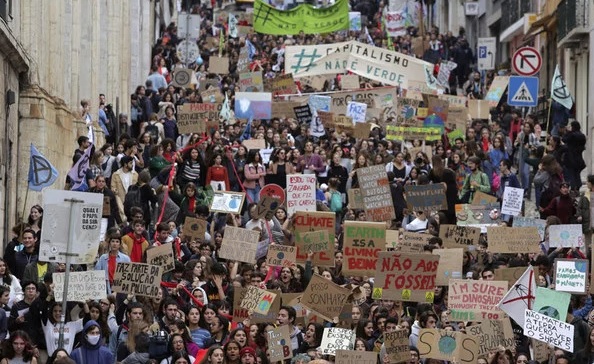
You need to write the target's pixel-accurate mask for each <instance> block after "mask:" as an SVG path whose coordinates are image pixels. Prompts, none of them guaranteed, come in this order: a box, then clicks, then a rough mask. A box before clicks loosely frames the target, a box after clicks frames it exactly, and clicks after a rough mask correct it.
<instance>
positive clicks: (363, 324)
mask: <svg viewBox="0 0 594 364" xmlns="http://www.w3.org/2000/svg"><path fill="white" fill-rule="evenodd" d="M355 334H356V336H357V337H358V338H361V339H363V340H365V342H366V343H367V342H368V341H369V340H370V339H371V338H372V337H373V322H371V321H370V320H368V319H360V320H359V322H357V326H356V327H355Z"/></svg>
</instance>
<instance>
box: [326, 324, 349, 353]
mask: <svg viewBox="0 0 594 364" xmlns="http://www.w3.org/2000/svg"><path fill="white" fill-rule="evenodd" d="M354 346H355V332H354V331H353V330H349V329H342V328H339V327H326V328H325V329H324V335H323V336H322V344H321V345H320V349H321V350H322V355H336V350H353V348H354Z"/></svg>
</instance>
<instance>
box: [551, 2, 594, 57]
mask: <svg viewBox="0 0 594 364" xmlns="http://www.w3.org/2000/svg"><path fill="white" fill-rule="evenodd" d="M589 3H590V1H589V0H561V2H560V3H559V6H558V7H557V39H559V43H558V46H559V47H561V46H562V45H564V44H566V43H571V42H577V41H579V40H580V39H581V38H582V37H583V36H585V35H587V34H588V23H589V21H588V14H589V6H590V5H589Z"/></svg>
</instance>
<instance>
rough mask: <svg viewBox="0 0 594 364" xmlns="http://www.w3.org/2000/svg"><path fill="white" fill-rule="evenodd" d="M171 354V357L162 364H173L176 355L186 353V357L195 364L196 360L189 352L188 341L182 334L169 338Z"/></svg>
mask: <svg viewBox="0 0 594 364" xmlns="http://www.w3.org/2000/svg"><path fill="white" fill-rule="evenodd" d="M169 352H170V353H171V355H170V356H169V357H167V358H165V359H163V360H161V363H160V364H173V360H172V359H173V356H174V355H175V354H176V353H186V355H188V356H189V357H190V363H194V360H196V359H195V358H194V357H193V356H192V355H190V352H189V351H188V350H187V346H186V341H185V339H184V337H183V335H182V334H180V333H175V334H171V335H170V336H169Z"/></svg>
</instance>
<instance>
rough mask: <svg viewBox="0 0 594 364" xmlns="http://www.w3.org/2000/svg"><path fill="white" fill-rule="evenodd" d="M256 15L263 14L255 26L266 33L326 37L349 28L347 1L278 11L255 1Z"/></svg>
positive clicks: (302, 5) (256, 17)
mask: <svg viewBox="0 0 594 364" xmlns="http://www.w3.org/2000/svg"><path fill="white" fill-rule="evenodd" d="M254 14H262V15H261V16H254V24H253V25H254V30H255V31H256V32H258V33H263V34H272V35H283V36H285V35H288V34H293V35H297V34H299V33H301V32H303V33H305V34H324V33H333V32H336V31H339V30H345V29H349V3H348V1H347V0H338V1H336V2H335V3H334V4H333V5H332V6H329V7H325V8H320V9H318V8H314V7H313V6H311V5H309V4H300V5H297V7H294V8H292V9H291V10H278V9H277V8H275V7H274V6H271V5H268V4H267V3H266V2H264V1H263V0H255V1H254ZM263 14H266V16H263ZM287 72H288V71H287Z"/></svg>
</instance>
